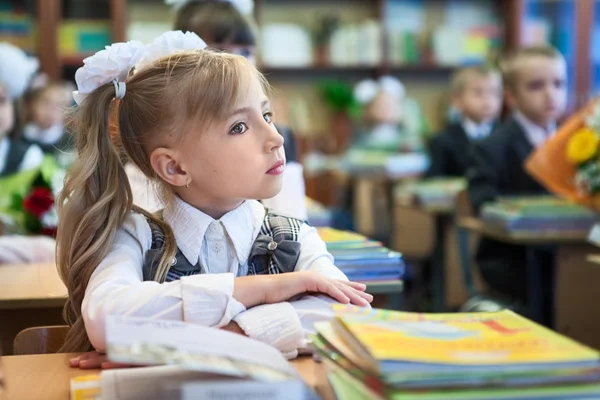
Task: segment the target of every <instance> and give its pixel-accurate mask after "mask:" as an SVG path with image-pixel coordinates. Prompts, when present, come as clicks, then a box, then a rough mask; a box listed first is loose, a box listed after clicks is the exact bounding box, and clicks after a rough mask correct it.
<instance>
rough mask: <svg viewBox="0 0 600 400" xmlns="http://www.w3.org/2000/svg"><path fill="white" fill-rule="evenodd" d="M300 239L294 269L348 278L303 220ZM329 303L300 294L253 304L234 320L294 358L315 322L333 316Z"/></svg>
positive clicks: (325, 299)
mask: <svg viewBox="0 0 600 400" xmlns="http://www.w3.org/2000/svg"><path fill="white" fill-rule="evenodd" d="M299 241H300V245H301V246H302V247H301V251H300V257H299V259H298V263H297V264H296V271H316V272H318V273H321V274H323V275H325V276H328V277H330V278H334V279H341V280H348V278H346V275H344V273H343V272H342V271H340V270H339V269H338V268H337V267H336V266H335V265H334V264H333V257H332V256H331V254H329V253H328V252H327V247H326V246H325V243H324V242H323V240H322V239H321V237H320V236H319V234H318V232H317V230H316V229H315V228H312V227H309V226H308V225H306V224H303V225H302V227H301V228H300V234H299ZM332 303H335V300H333V299H331V298H330V297H328V296H303V297H302V298H301V299H299V300H295V301H290V302H286V303H278V304H269V305H264V306H260V307H255V308H252V309H250V310H248V311H245V312H242V313H241V314H239V315H237V316H236V317H235V318H234V320H235V321H236V322H237V323H238V325H239V326H240V328H241V329H242V330H243V331H244V332H245V333H246V335H248V336H250V337H251V338H253V339H257V340H260V341H262V342H265V343H267V344H270V345H272V346H274V347H276V348H277V349H279V350H280V351H281V352H282V353H283V354H284V355H285V356H286V357H288V358H294V357H296V356H297V355H298V352H299V351H301V350H302V349H305V348H306V347H307V340H306V339H307V335H309V334H313V333H315V329H314V324H315V322H319V321H327V320H330V319H331V318H333V316H334V313H333V310H332V309H331V307H330V305H331V304H332Z"/></svg>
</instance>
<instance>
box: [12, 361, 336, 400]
mask: <svg viewBox="0 0 600 400" xmlns="http://www.w3.org/2000/svg"><path fill="white" fill-rule="evenodd" d="M76 355H77V354H75V353H72V354H68V353H64V354H43V355H31V356H8V357H2V358H0V363H1V365H2V367H1V369H2V372H3V375H4V389H3V392H2V391H1V390H0V394H2V395H3V396H2V395H0V398H1V399H3V400H25V399H27V400H29V399H44V400H67V399H68V398H69V393H70V386H69V385H70V379H71V378H75V377H77V376H82V375H89V374H94V373H99V370H80V369H76V368H69V359H70V358H72V357H74V356H76ZM291 363H292V365H293V366H294V367H295V368H296V370H297V371H298V373H299V374H300V376H301V377H302V379H303V380H304V382H305V383H306V384H307V385H308V386H309V387H310V388H312V389H313V390H315V391H316V392H317V393H319V394H320V395H321V396H323V399H324V400H333V399H334V397H332V393H331V392H330V390H331V389H330V388H329V385H328V383H327V376H326V374H325V371H324V368H323V366H322V364H319V363H316V362H314V361H313V359H312V358H311V357H300V358H298V359H296V360H293V361H291Z"/></svg>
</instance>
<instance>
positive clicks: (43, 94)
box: [23, 82, 72, 157]
mask: <svg viewBox="0 0 600 400" xmlns="http://www.w3.org/2000/svg"><path fill="white" fill-rule="evenodd" d="M70 97H71V94H70V93H69V91H68V90H67V88H66V86H65V85H63V84H61V83H56V82H50V83H48V84H45V85H42V86H40V87H37V88H35V89H32V90H31V91H30V92H29V93H27V95H26V96H25V103H26V105H27V116H28V118H27V124H26V125H25V127H24V128H23V138H24V139H25V140H26V141H28V142H29V143H32V144H36V145H38V146H39V147H40V148H41V149H42V150H43V152H44V153H45V154H49V155H52V156H56V157H58V156H60V154H61V153H63V152H65V151H68V150H70V149H71V148H72V139H71V137H70V136H69V135H68V134H66V132H65V126H64V123H65V113H66V111H67V108H68V107H69V105H70V103H71V101H70Z"/></svg>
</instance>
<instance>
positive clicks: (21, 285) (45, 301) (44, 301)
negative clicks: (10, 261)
mask: <svg viewBox="0 0 600 400" xmlns="http://www.w3.org/2000/svg"><path fill="white" fill-rule="evenodd" d="M66 300H67V288H66V287H65V285H64V284H63V283H62V281H61V280H60V278H59V276H58V272H57V271H56V266H55V265H54V264H22V265H0V310H14V309H22V308H28V309H30V308H55V307H62V306H63V305H64V304H65V301H66Z"/></svg>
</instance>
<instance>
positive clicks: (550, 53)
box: [501, 45, 565, 89]
mask: <svg viewBox="0 0 600 400" xmlns="http://www.w3.org/2000/svg"><path fill="white" fill-rule="evenodd" d="M534 57H545V58H549V59H552V60H562V61H565V57H564V56H563V55H562V53H561V52H560V51H558V50H557V49H556V48H555V47H553V46H550V45H536V46H529V47H521V48H519V49H518V50H516V51H515V52H514V53H512V54H510V55H509V56H508V57H506V58H505V59H504V60H503V61H502V62H501V70H502V75H503V78H504V82H505V84H506V86H507V87H508V88H509V89H514V87H515V85H516V83H517V75H518V72H519V70H520V69H521V68H522V63H523V60H526V59H530V58H534Z"/></svg>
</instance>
